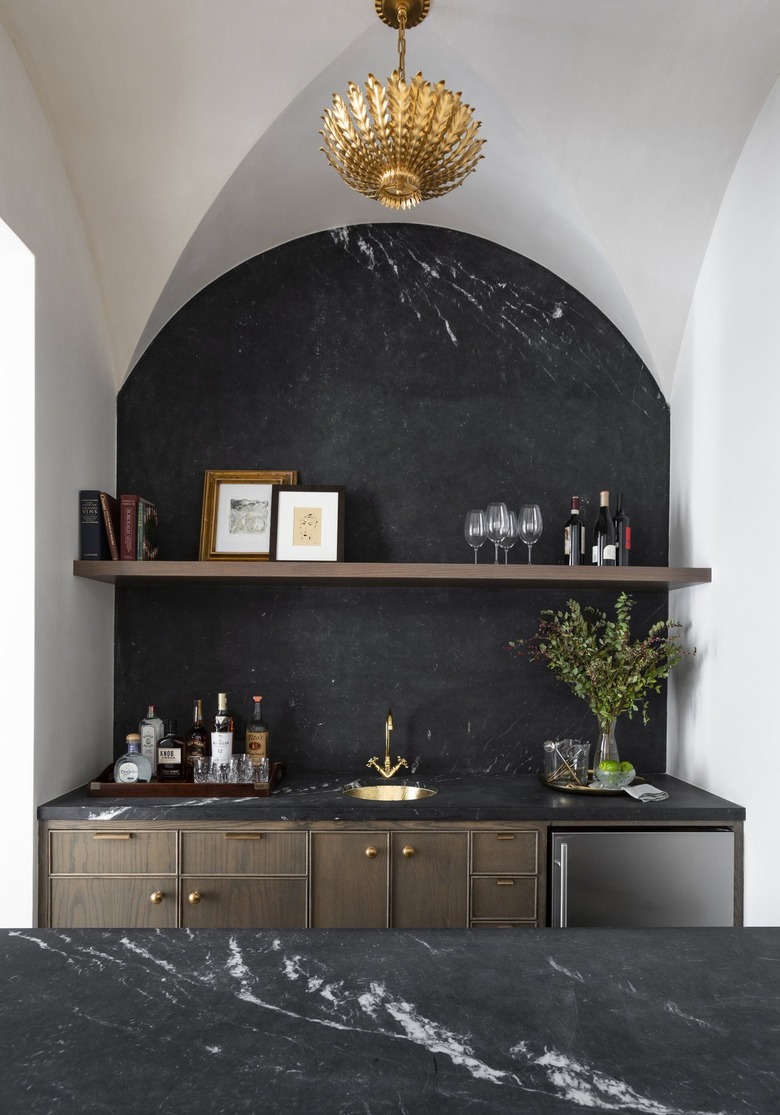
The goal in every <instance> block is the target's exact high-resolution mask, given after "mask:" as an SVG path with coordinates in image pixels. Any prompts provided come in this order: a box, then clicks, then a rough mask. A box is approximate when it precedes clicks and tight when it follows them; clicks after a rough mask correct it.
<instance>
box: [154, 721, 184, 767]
mask: <svg viewBox="0 0 780 1115" xmlns="http://www.w3.org/2000/svg"><path fill="white" fill-rule="evenodd" d="M183 777H184V740H182V739H179V737H178V736H177V734H176V721H175V720H166V721H165V735H164V736H163V738H162V739H161V740H160V742H159V743H158V744H157V781H158V782H181V780H182V778H183Z"/></svg>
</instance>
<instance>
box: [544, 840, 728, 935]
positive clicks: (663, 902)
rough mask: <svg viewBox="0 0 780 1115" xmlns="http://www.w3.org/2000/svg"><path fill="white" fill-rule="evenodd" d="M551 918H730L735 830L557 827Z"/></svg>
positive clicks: (559, 922)
mask: <svg viewBox="0 0 780 1115" xmlns="http://www.w3.org/2000/svg"><path fill="white" fill-rule="evenodd" d="M550 851H551V856H550V862H551V872H550V875H551V878H550V904H551V911H550V913H551V917H550V925H551V926H554V927H558V928H566V927H574V926H586V925H599V926H609V927H619V926H690V925H733V924H734V833H733V832H731V831H730V830H724V829H706V830H701V829H698V830H690V829H687V830H682V829H678V830H667V829H664V830H657V829H653V830H632V831H619V832H616V831H614V830H612V831H605V830H602V831H599V830H592V829H588V830H581V831H579V832H556V833H554V834H553V836H552V847H551V849H550Z"/></svg>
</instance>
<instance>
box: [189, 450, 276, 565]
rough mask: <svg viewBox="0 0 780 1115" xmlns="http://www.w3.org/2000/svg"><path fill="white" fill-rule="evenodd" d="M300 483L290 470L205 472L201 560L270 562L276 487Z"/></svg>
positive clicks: (199, 556)
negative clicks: (272, 498)
mask: <svg viewBox="0 0 780 1115" xmlns="http://www.w3.org/2000/svg"><path fill="white" fill-rule="evenodd" d="M297 483H298V473H297V472H295V471H294V470H291V469H287V470H279V469H271V470H248V469H241V470H235V469H232V470H231V469H227V470H214V469H212V470H209V471H207V472H205V473H204V474H203V508H202V511H201V519H200V550H199V553H198V558H199V560H200V561H268V558H269V554H270V549H271V493H272V490H273V487H274V485H276V484H284V485H294V484H297Z"/></svg>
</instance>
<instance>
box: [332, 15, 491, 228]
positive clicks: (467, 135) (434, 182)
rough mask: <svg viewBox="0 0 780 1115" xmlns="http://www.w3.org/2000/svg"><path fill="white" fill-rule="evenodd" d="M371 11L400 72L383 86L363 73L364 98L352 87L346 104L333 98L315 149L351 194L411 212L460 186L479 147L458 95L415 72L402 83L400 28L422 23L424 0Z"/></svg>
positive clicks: (473, 125)
mask: <svg viewBox="0 0 780 1115" xmlns="http://www.w3.org/2000/svg"><path fill="white" fill-rule="evenodd" d="M374 7H375V9H376V13H377V15H378V16H379V18H380V19H381V20H382V22H383V23H386V24H387V25H388V26H390V27H395V28H397V29H398V69H397V70H394V71H393V74H392V75H391V77H389V78H388V79H387V88H385V87H384V86H382V85H381V84H380V82H379V81H377V79H376V78H375V77H374V75H373V74H369V75H368V78H367V80H366V83H365V88H366V96H365V98H364V97H363V94H362V93H361V91H360V89H359V87H358V86H357V85H356V84H355V82H353V81H350V82H349V83H348V85H347V101H346V102H345V101H344V99H343V98H342V97H341V96H340V95H339V94H338V93H334V94H333V108H326V109H325V111H324V113H323V115H322V120H323V124H324V129H323V130H322V131H321V132H320V135H321V136H322V138H323V139H324V141H325V146H324V147H322V148H320V150H321V151H323V152H324V154H325V156H326V158H327V160H328V162H329V163H330V165H331V166H332V167H333V168H334V170H337V171H338V173H339V174H340V175H341V177H342V178H343V179H344V181H345V182H346V183H347V185H348V186H351V187H352V189H353V190H357V191H358V193H361V194H364V195H365V196H366V197H370V198H374V199H376V200H377V201H381V202H382V204H383V205H387V206H389V207H390V208H392V209H411V207H412V206H413V205H417V203H418V202H420V201H425V200H427V199H428V198H432V197H442V196H443V195H444V194H447V193H449V192H450V190H454V189H455V187H456V186H460V185H461V184H462V182H463V180H464V179H465V178H466V176H467V175H469V174H471V172H472V171H473V170H474V169H475V167H476V165H477V162H478V161H479V159H481V158H482V155H481V154H480V152H481V148H482V144H483V143H484V142H485V141H484V140H483V139H479V138H478V135H477V133H478V132H479V126H480V125H479V121H474V120H472V116H473V113H474V109H473V108H471V107H470V106H469V105H467V104H464V103H463V102H462V101H461V99H460V93H451V92H450V90H449V89H447V88H446V87H445V84H444V82H443V81H439V82H437V84H436V85H431V83H430V82H428V81H426V80H425V79H424V78H423V75H422V74H421V73H418V74H417V76H416V77H413V78H412V80H411V81H409V82H407V80H406V67H405V60H406V30H407V28H410V27H415V26H416V25H417V24H418V23H421V22H422V21H423V20H424V19H425V17H426V16H427V14H428V11H429V8H430V0H374ZM350 110H351V111H350Z"/></svg>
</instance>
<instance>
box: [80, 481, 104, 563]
mask: <svg viewBox="0 0 780 1115" xmlns="http://www.w3.org/2000/svg"><path fill="white" fill-rule="evenodd" d="M79 523H80V526H79V531H80V535H79V540H80V547H81V552H80V557H81V560H82V561H110V560H111V549H110V547H109V544H108V534H107V533H106V527H105V523H104V522H103V508H102V507H101V505H100V492H99V491H91V490H87V491H81V492H79Z"/></svg>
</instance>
